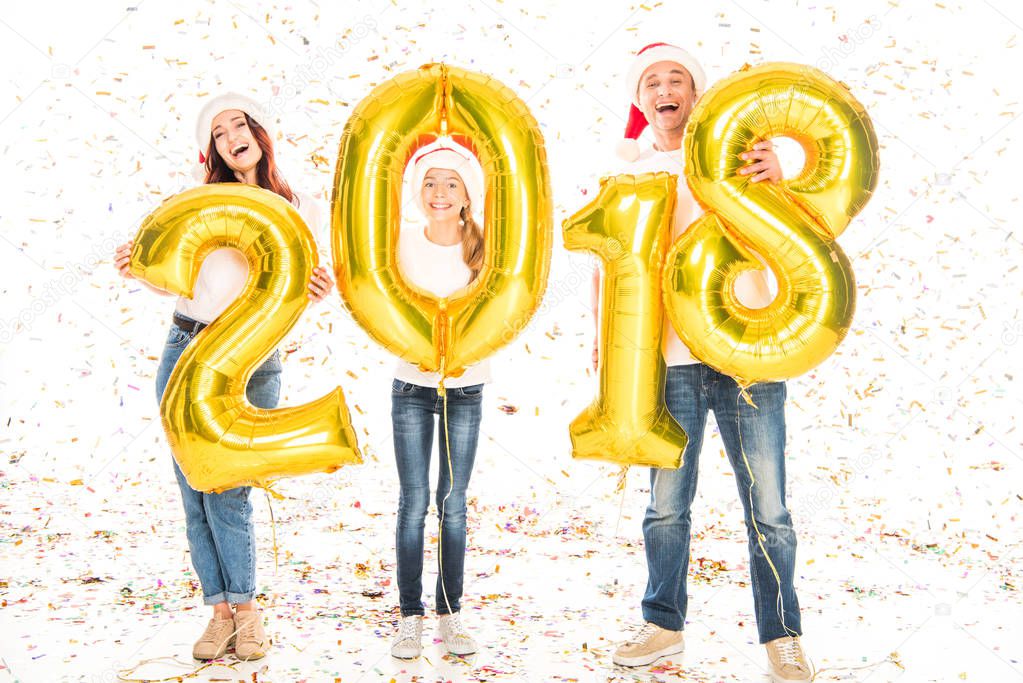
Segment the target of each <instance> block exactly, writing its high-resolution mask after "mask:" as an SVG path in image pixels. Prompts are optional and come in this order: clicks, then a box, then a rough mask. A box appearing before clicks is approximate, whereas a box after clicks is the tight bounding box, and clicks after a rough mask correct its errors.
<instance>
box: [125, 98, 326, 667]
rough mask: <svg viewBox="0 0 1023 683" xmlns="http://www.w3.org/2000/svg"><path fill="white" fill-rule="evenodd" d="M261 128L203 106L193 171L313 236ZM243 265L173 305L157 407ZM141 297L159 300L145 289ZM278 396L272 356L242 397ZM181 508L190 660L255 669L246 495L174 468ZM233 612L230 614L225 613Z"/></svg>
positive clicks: (222, 101) (205, 274) (312, 289)
mask: <svg viewBox="0 0 1023 683" xmlns="http://www.w3.org/2000/svg"><path fill="white" fill-rule="evenodd" d="M268 123H269V122H268V121H267V120H266V118H265V115H264V113H263V111H262V109H261V108H260V106H259V104H257V103H256V101H255V100H252V99H250V98H248V97H245V96H243V95H238V94H234V93H226V94H224V95H220V96H219V97H214V98H212V99H211V100H209V101H208V102H207V103H206V104H205V106H204V107H203V108H202V110H201V111H200V113H199V120H198V122H197V125H196V139H197V141H198V143H199V149H200V150H201V151H200V153H199V161H200V163H203V164H205V166H204V176H205V182H206V183H233V182H238V183H245V184H247V185H258V186H259V187H262V188H264V189H267V190H271V191H273V192H276V193H277V194H279V195H280V196H282V197H284V198H285V199H287V200H288V201H290V202H292V203H293V204H295V205H296V207H297V208H298V210H299V212H300V213H301V214H302V217H303V218H304V219H305V221H306V223H307V224H308V225H309V227H310V228H311V229H313V230H316V229H317V227H318V221H319V216H318V214H317V213H316V206H315V203H314V202H313V201H312V199H311V198H309V197H307V198H306V199H305V201H302V202H299V200H298V197H297V196H296V195H295V193H294V192H292V190H291V188H290V187H288V184H287V183H286V182H285V181H284V178H283V177H281V174H280V172H279V171H278V170H277V166H276V164H275V163H274V148H273V141H272V138H271V135H270V132H269V130H268ZM131 250H132V243H131V242H128V243H127V244H123V245H121V246H120V247H118V248H117V251H116V253H115V265H116V266H117V269H118V271H119V272H120V274H121V276H122V277H126V278H130V277H131V275H130V274H129V272H128V269H129V266H130V259H131ZM247 277H248V264H247V263H246V261H245V257H244V256H243V255H242V254H241V252H239V251H237V250H234V249H218V250H217V251H214V252H213V253H212V254H210V255H209V256H208V257H207V258H206V260H205V261H203V263H202V266H201V267H200V270H199V277H198V280H197V282H196V285H195V289H194V296H193V298H191V299H185V298H183V297H179V298H178V301H177V305H176V306H175V310H174V316H173V323H172V324H171V328H170V334H169V335H168V336H167V343H166V346H165V347H164V350H163V357H162V358H161V359H160V366H159V369H158V370H157V372H156V395H157V400H158V401H159V400H160V399H161V398H162V397H163V392H164V389H166V387H167V381H168V379H170V375H171V371H172V370H173V369H174V366H175V364H176V363H177V361H178V358H180V357H181V354H182V352H183V351H184V350H185V347H187V346H188V344H189V343H190V342H191V341H192V340H193V339H194V338H195V335H196V334H197V333H198V332H199V331H200V330H201V329H202V328H204V327H205V326H206V325H208V324H209V323H210V322H211V321H212V320H213V319H215V318H216V317H217V316H219V315H220V314H221V313H223V312H224V310H225V309H226V308H227V307H228V306H229V305H230V304H231V302H233V301H234V300H235V299H236V298H237V297H238V295H239V294H241V291H242V289H243V288H244V286H245V281H246V279H247ZM143 284H145V285H146V287H147V288H148V289H151V290H153V291H154V292H156V293H158V294H161V295H164V296H169V294H168V293H167V292H164V291H162V290H159V289H156V288H154V287H151V286H149V285H148V284H146V283H144V282H143ZM333 284H334V283H333V280H332V279H331V277H330V274H329V272H328V270H327V269H326V268H323V267H317V268H316V269H315V271H314V273H313V276H312V278H311V279H310V281H309V298H310V299H311V300H312V301H320V300H321V299H323V297H325V296H326V295H327V293H328V292H329V291H330V289H331V287H332V286H333ZM280 388H281V357H280V352H279V351H274V353H273V355H271V356H270V358H269V359H268V360H267V361H266V362H265V363H263V365H262V366H260V367H259V368H258V369H257V370H256V372H255V373H254V374H253V375H252V377H251V378H250V379H249V384H248V386H247V387H246V396H247V397H248V399H249V401H250V402H251V403H252V405H254V406H257V407H259V408H274V407H276V406H277V400H278V398H279V395H280ZM174 473H175V474H176V476H177V480H178V486H179V487H180V488H181V499H182V501H183V503H184V507H185V521H186V528H187V535H188V547H189V549H190V550H191V554H192V565H193V566H194V567H195V573H196V574H197V575H198V577H199V582H200V584H201V585H202V591H203V602H204V603H205V604H207V605H212V607H213V618H212V619H210V622H209V624H208V625H207V627H206V631H205V632H204V633H203V634H202V637H200V638H199V640H198V641H197V642H196V643H195V647H194V648H193V649H192V655H193V656H194V657H195V658H196V659H200V660H210V659H216V658H218V657H222V656H223V655H224V654H225V653H226V652H227V650H228V648H229V647H230V646H231V645H232V644H233V645H234V648H235V655H236V656H237V657H238V658H239V659H244V660H248V659H259V658H260V657H262V656H264V655H265V654H266V652H267V649H268V648H269V641H268V640H267V637H266V633H265V632H264V630H263V619H262V616H261V615H260V614H259V612H258V611H257V609H256V603H255V602H254V601H253V596H254V594H255V590H256V545H255V541H256V538H255V531H254V529H253V525H252V507H251V505H250V503H249V490H250V489H249V487H247V486H246V487H239V488H234V489H230V490H228V491H224V492H223V493H202V492H200V491H196V490H194V489H193V488H191V487H190V486H189V485H188V482H187V481H186V480H185V477H184V475H183V474H182V473H181V469H180V468H179V467H178V465H177V463H176V462H175V463H174ZM232 605H234V611H232V609H231V606H232Z"/></svg>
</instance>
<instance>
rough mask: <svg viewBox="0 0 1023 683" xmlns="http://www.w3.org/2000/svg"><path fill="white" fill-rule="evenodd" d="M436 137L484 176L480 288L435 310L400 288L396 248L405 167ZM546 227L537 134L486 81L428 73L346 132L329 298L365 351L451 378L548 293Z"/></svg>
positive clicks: (372, 105) (547, 197)
mask: <svg viewBox="0 0 1023 683" xmlns="http://www.w3.org/2000/svg"><path fill="white" fill-rule="evenodd" d="M443 136H450V137H452V138H455V139H456V140H457V141H458V142H459V143H461V144H464V145H465V146H466V147H468V148H469V149H470V150H472V151H473V152H474V154H475V155H476V157H477V158H478V159H479V162H480V164H481V166H482V167H483V172H484V175H485V176H486V200H485V202H484V204H485V205H484V239H485V243H486V250H485V256H484V261H483V267H482V269H481V270H480V273H479V277H477V279H476V280H475V281H474V282H473V283H471V284H470V285H469V286H468V287H466V288H464V289H462V290H460V291H458V292H455V293H454V294H452V295H451V296H450V297H447V298H443V299H438V298H436V297H433V296H431V295H430V294H428V293H427V292H425V291H422V290H420V289H418V288H415V287H413V286H411V285H409V284H408V283H406V282H405V280H404V279H403V278H402V276H401V275H400V273H399V269H398V261H397V245H398V229H399V223H400V220H401V208H402V197H401V191H402V178H403V174H404V170H405V166H406V163H407V162H408V160H409V158H410V157H411V156H412V154H413V153H414V152H415V150H416V149H418V148H419V147H421V146H423V145H425V144H429V143H430V142H432V141H434V140H435V139H437V138H439V137H443ZM415 189H416V190H418V188H415ZM552 220H553V209H552V205H551V192H550V182H549V179H548V173H547V161H546V153H545V151H544V145H543V137H542V136H541V134H540V128H539V126H538V124H537V122H536V120H535V119H534V118H533V116H532V115H531V114H530V113H529V109H528V108H527V107H526V105H525V103H524V102H523V101H522V100H520V99H519V98H518V97H517V96H516V95H515V94H514V93H513V92H512V91H511V90H509V89H508V88H507V87H505V86H504V85H502V84H501V83H499V82H498V81H497V80H495V79H493V78H490V77H488V76H484V75H482V74H478V73H474V72H471V71H466V70H464V69H459V68H456V67H453V66H446V65H444V64H429V65H426V66H423V67H421V68H420V69H417V70H416V71H409V72H405V73H401V74H398V75H397V76H395V77H394V78H393V79H391V80H389V81H387V82H386V83H384V84H382V85H380V86H378V87H377V88H375V89H374V90H373V92H372V93H370V94H369V95H368V96H367V97H366V98H365V99H364V100H363V101H362V102H360V103H359V105H358V106H357V107H356V108H355V111H354V112H353V113H352V116H351V118H349V120H348V123H347V124H346V125H345V129H344V133H343V134H342V136H341V144H340V149H339V152H338V162H337V168H336V170H335V174H334V194H333V197H332V201H331V221H332V232H333V249H334V266H335V269H336V276H337V285H338V291H339V292H340V293H341V297H342V299H343V301H344V303H345V306H346V308H347V309H348V310H349V311H350V312H351V314H352V317H354V318H355V320H356V321H357V322H358V323H359V325H361V326H362V327H363V328H364V329H365V330H366V332H368V333H369V335H370V336H371V337H372V338H373V339H374V340H376V341H377V342H378V343H380V344H381V345H383V346H384V347H386V348H387V349H389V350H390V351H391V352H392V353H394V354H396V355H398V356H400V357H401V358H403V359H405V360H407V361H410V362H412V363H415V364H416V365H418V366H419V367H420V368H421V369H422V370H424V371H427V372H439V373H441V375H442V376H443V377H454V376H458V375H460V374H461V373H462V372H464V370H465V367H466V366H468V365H471V364H473V363H477V362H479V361H480V360H482V359H484V358H486V357H487V356H489V355H491V354H492V353H493V352H494V351H496V350H497V349H499V348H501V347H502V346H504V345H505V344H507V343H508V342H510V341H511V340H512V339H514V338H515V336H516V335H517V334H518V333H519V332H520V331H521V330H522V329H524V328H525V326H526V324H527V322H528V321H529V319H530V318H531V317H532V316H533V313H534V312H535V311H536V309H537V307H538V306H539V304H540V299H541V298H542V296H543V291H544V287H545V286H546V281H547V272H548V268H549V266H550V252H551V225H552Z"/></svg>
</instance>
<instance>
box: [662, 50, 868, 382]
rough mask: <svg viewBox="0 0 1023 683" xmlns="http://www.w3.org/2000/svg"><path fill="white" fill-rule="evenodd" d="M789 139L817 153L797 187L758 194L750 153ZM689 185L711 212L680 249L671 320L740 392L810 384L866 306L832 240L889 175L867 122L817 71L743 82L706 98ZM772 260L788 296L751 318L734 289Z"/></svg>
mask: <svg viewBox="0 0 1023 683" xmlns="http://www.w3.org/2000/svg"><path fill="white" fill-rule="evenodd" d="M772 137H790V138H793V139H795V140H796V141H797V142H798V143H799V144H800V145H801V146H802V148H803V150H804V151H805V153H806V165H805V167H804V168H803V171H802V172H801V173H800V174H799V175H798V176H797V177H795V178H793V179H791V180H786V181H784V182H782V183H779V184H772V183H767V182H760V183H752V182H750V176H744V175H738V173H737V171H738V170H739V168H741V167H742V166H743V165H744V164H745V162H744V161H742V160H741V159H740V158H739V154H741V153H743V152H746V151H748V150H750V149H752V147H753V145H754V144H755V143H756V142H758V141H760V140H764V139H767V138H772ZM683 144H684V147H685V153H686V180H687V181H688V182H689V187H690V189H691V190H692V193H693V196H694V197H695V198H696V199H697V201H698V202H699V203H700V204H701V205H702V206H703V207H704V209H705V210H706V211H707V213H706V214H705V215H704V216H702V217H701V218H700V219H699V220H697V221H696V222H694V223H693V225H692V226H690V227H689V230H688V231H687V232H686V233H684V234H683V235H682V236H681V237H680V238H679V239H678V240H677V241H676V243H675V244H674V245H673V246H672V248H671V249H670V250H669V252H668V256H667V267H666V268H665V272H664V300H665V307H666V308H667V311H668V317H669V318H670V320H671V323H672V326H673V327H674V328H675V330H676V331H677V332H678V335H679V337H680V338H681V339H682V341H683V342H684V343H685V344H686V346H688V347H689V349H690V350H691V351H692V352H693V354H694V355H695V356H696V357H697V358H699V359H700V360H701V361H703V362H704V363H706V364H708V365H710V366H712V367H714V368H715V369H717V370H718V371H720V372H722V373H725V374H728V375H732V376H733V377H735V378H736V380H737V381H738V382H739V383H740V384H742V385H749V384H752V383H754V382H762V381H769V380H782V379H786V378H789V377H794V376H796V375H799V374H802V373H804V372H806V371H808V370H810V369H811V368H813V367H815V366H817V365H818V364H820V363H821V362H822V361H824V360H825V359H826V358H827V357H828V356H830V355H831V354H832V353H833V352H834V351H835V349H836V348H837V347H838V345H839V343H841V341H842V339H843V338H844V337H845V334H846V332H847V331H848V329H849V326H850V324H851V323H852V317H853V311H854V308H855V295H856V290H855V284H854V281H853V273H852V267H851V265H850V263H849V259H848V258H846V256H845V253H844V252H843V251H842V249H841V248H840V247H839V246H838V245H837V244H836V243H835V238H836V237H838V235H839V234H841V232H842V231H843V230H844V229H845V227H846V226H847V225H848V224H849V221H851V220H852V218H853V217H854V216H855V215H856V214H857V213H859V212H860V210H862V209H863V207H864V205H865V204H866V202H867V200H868V199H869V198H870V196H871V194H872V193H873V189H874V187H875V185H876V184H877V176H878V148H877V138H876V137H875V135H874V130H873V127H872V125H871V123H870V118H869V117H868V116H867V113H866V111H865V110H864V108H863V106H862V105H861V104H860V103H859V102H857V101H856V99H855V98H854V97H853V96H852V94H851V93H850V92H849V90H848V88H846V86H844V85H843V84H841V83H838V82H836V81H833V80H832V79H831V78H829V77H828V76H827V75H825V74H824V73H822V72H821V71H818V70H817V69H814V68H812V67H808V66H802V65H798V64H785V63H774V64H765V65H763V66H760V67H756V68H748V69H746V70H743V71H740V72H737V73H735V74H733V75H731V76H729V77H728V78H725V79H724V80H722V81H720V82H719V83H717V84H715V85H714V87H713V88H711V89H710V90H709V91H708V92H707V93H706V94H705V95H703V97H701V98H700V100H699V102H698V103H697V105H696V107H695V108H694V109H693V113H692V115H691V116H690V118H689V122H688V124H687V125H686V131H685V138H684V142H683ZM751 252H756V253H757V254H759V255H760V256H762V257H763V259H764V260H765V261H766V262H767V264H768V266H769V267H770V268H771V270H772V271H773V272H774V273H775V275H776V276H777V279H778V295H777V296H776V297H775V299H774V301H773V302H772V303H771V304H770V305H768V306H767V307H765V308H761V309H751V308H747V307H746V306H744V305H743V304H742V303H741V302H739V301H738V299H737V298H736V297H735V293H734V291H733V285H734V283H735V280H736V278H737V277H738V275H739V274H740V273H741V272H743V271H746V270H752V269H760V268H762V267H763V266H762V264H761V263H760V262H759V261H758V260H757V259H756V257H755V256H754V255H753V253H751Z"/></svg>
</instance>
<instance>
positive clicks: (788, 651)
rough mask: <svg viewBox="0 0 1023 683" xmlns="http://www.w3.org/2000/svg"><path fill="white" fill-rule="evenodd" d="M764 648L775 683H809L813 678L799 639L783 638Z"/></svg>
mask: <svg viewBox="0 0 1023 683" xmlns="http://www.w3.org/2000/svg"><path fill="white" fill-rule="evenodd" d="M764 646H765V647H766V648H767V663H768V665H769V666H770V668H771V680H773V681H774V683H807V682H808V681H810V680H811V679H812V678H813V676H812V674H811V672H810V665H809V664H807V663H806V655H805V654H803V646H802V645H800V644H799V638H793V637H790V636H782V637H781V638H776V639H774V640H772V641H771V642H769V643H765V645H764Z"/></svg>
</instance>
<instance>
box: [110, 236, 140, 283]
mask: <svg viewBox="0 0 1023 683" xmlns="http://www.w3.org/2000/svg"><path fill="white" fill-rule="evenodd" d="M134 245H135V242H133V241H132V242H125V243H124V244H122V245H121V246H119V247H117V249H115V250H114V268H117V274H118V275H120V276H121V277H123V278H127V279H129V280H134V279H135V278H134V276H132V274H131V272H130V270H131V250H132V247H133V246H134Z"/></svg>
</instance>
